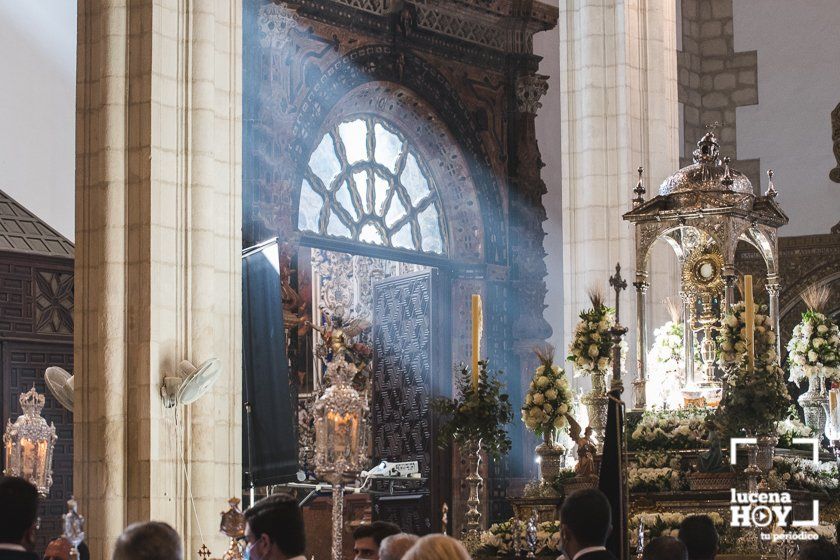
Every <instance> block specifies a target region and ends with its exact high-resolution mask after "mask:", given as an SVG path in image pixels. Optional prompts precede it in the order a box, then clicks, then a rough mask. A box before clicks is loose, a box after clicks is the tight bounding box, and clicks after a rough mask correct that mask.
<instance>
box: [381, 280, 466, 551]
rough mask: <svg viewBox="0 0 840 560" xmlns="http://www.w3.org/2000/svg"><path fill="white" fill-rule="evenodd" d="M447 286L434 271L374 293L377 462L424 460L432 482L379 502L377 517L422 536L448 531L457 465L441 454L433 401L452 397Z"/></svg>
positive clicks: (424, 473) (386, 284)
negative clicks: (446, 511) (444, 508)
mask: <svg viewBox="0 0 840 560" xmlns="http://www.w3.org/2000/svg"><path fill="white" fill-rule="evenodd" d="M439 283H440V274H439V272H438V271H437V270H430V271H426V272H420V273H416V274H410V275H405V276H396V277H391V278H387V279H384V280H381V281H379V282H376V283H374V286H373V311H374V312H373V379H372V381H373V402H372V409H371V419H372V422H373V434H374V436H373V438H374V442H373V455H374V460H375V461H380V460H389V461H419V463H420V472H421V474H422V476H423V478H425V479H427V481H426V482H425V483H424V484H422V485H421V486H420V487H419V488H418V489H417V491H416V492H412V493H410V494H402V495H394V496H375V497H374V500H373V515H374V518H375V519H381V520H384V521H392V522H394V523H396V524H398V525H399V526H400V527H401V528H402V529H403V531H407V532H410V533H415V534H420V535H424V534H427V533H430V532H437V531H440V506H441V504H442V503H443V502H444V501H447V502H449V503H451V500H450V498H449V493H450V483H449V479H450V476H449V475H448V474H447V473H448V472H449V459H448V455H447V454H445V453H442V452H441V451H440V450H438V448H437V441H436V433H437V429H438V427H437V421H436V418H435V416H434V414H433V413H432V410H431V402H432V399H434V398H435V397H437V396H440V395H447V396H448V395H449V394H450V390H449V380H450V375H449V369H450V368H448V367H446V365H445V364H446V363H447V362H448V359H447V356H448V352H449V350H448V347H445V346H444V342H445V341H447V340H448V337H447V336H446V334H447V332H448V327H447V328H444V327H443V324H442V323H443V322H442V321H441V318H442V317H441V309H442V308H443V305H445V302H444V301H442V299H443V298H444V297H445V296H444V291H443V290H441V289H440V286H439ZM447 323H448V321H447Z"/></svg>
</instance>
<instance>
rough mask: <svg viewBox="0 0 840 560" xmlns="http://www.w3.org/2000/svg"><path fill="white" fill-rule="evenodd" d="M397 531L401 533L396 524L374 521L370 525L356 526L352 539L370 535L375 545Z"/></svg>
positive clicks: (355, 539)
mask: <svg viewBox="0 0 840 560" xmlns="http://www.w3.org/2000/svg"><path fill="white" fill-rule="evenodd" d="M397 533H402V530H401V529H400V528H399V526H398V525H395V524H393V523H389V522H387V521H374V522H373V523H371V524H370V525H359V526H358V527H356V530H355V531H353V540H354V541H357V540H359V539H364V538H366V537H371V538H373V542H375V543H376V546H379V545H380V544H382V539H384V538H385V537H390V536H391V535H396V534H397Z"/></svg>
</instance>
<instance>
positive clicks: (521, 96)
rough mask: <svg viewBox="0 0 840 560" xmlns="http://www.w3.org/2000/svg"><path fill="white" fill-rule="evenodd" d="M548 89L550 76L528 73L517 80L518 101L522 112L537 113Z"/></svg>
mask: <svg viewBox="0 0 840 560" xmlns="http://www.w3.org/2000/svg"><path fill="white" fill-rule="evenodd" d="M547 91H548V76H543V75H541V74H527V75H525V76H520V77H519V79H518V80H516V101H517V107H518V108H519V111H520V112H521V113H530V114H532V115H536V114H537V111H538V110H539V108H540V107H542V103H540V98H541V97H542V96H543V95H545V93H546V92H547Z"/></svg>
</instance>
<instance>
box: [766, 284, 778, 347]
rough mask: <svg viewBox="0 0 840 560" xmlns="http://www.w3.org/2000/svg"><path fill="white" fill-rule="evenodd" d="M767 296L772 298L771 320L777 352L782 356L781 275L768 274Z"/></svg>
mask: <svg viewBox="0 0 840 560" xmlns="http://www.w3.org/2000/svg"><path fill="white" fill-rule="evenodd" d="M766 286H767V297H768V299H769V300H770V322H771V323H772V324H773V330H775V331H776V354H777V355H778V356H781V355H782V354H781V352H782V333H781V332H780V329H781V324H780V322H781V317H779V293H780V292H781V289H782V286H781V284H779V277H778V276H777V275H776V274H768V275H767V284H766Z"/></svg>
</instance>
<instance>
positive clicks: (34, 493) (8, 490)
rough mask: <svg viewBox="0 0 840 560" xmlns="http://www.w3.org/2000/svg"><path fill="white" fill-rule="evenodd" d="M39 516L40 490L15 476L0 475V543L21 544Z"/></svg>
mask: <svg viewBox="0 0 840 560" xmlns="http://www.w3.org/2000/svg"><path fill="white" fill-rule="evenodd" d="M37 518H38V490H37V489H36V488H35V486H33V485H32V484H30V483H29V482H28V481H26V480H24V479H22V478H17V477H14V476H3V477H0V543H6V544H8V543H12V544H20V542H21V541H22V540H23V536H24V535H25V534H26V531H28V530H29V528H30V527H32V525H33V524H34V523H35V520H36V519H37Z"/></svg>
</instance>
